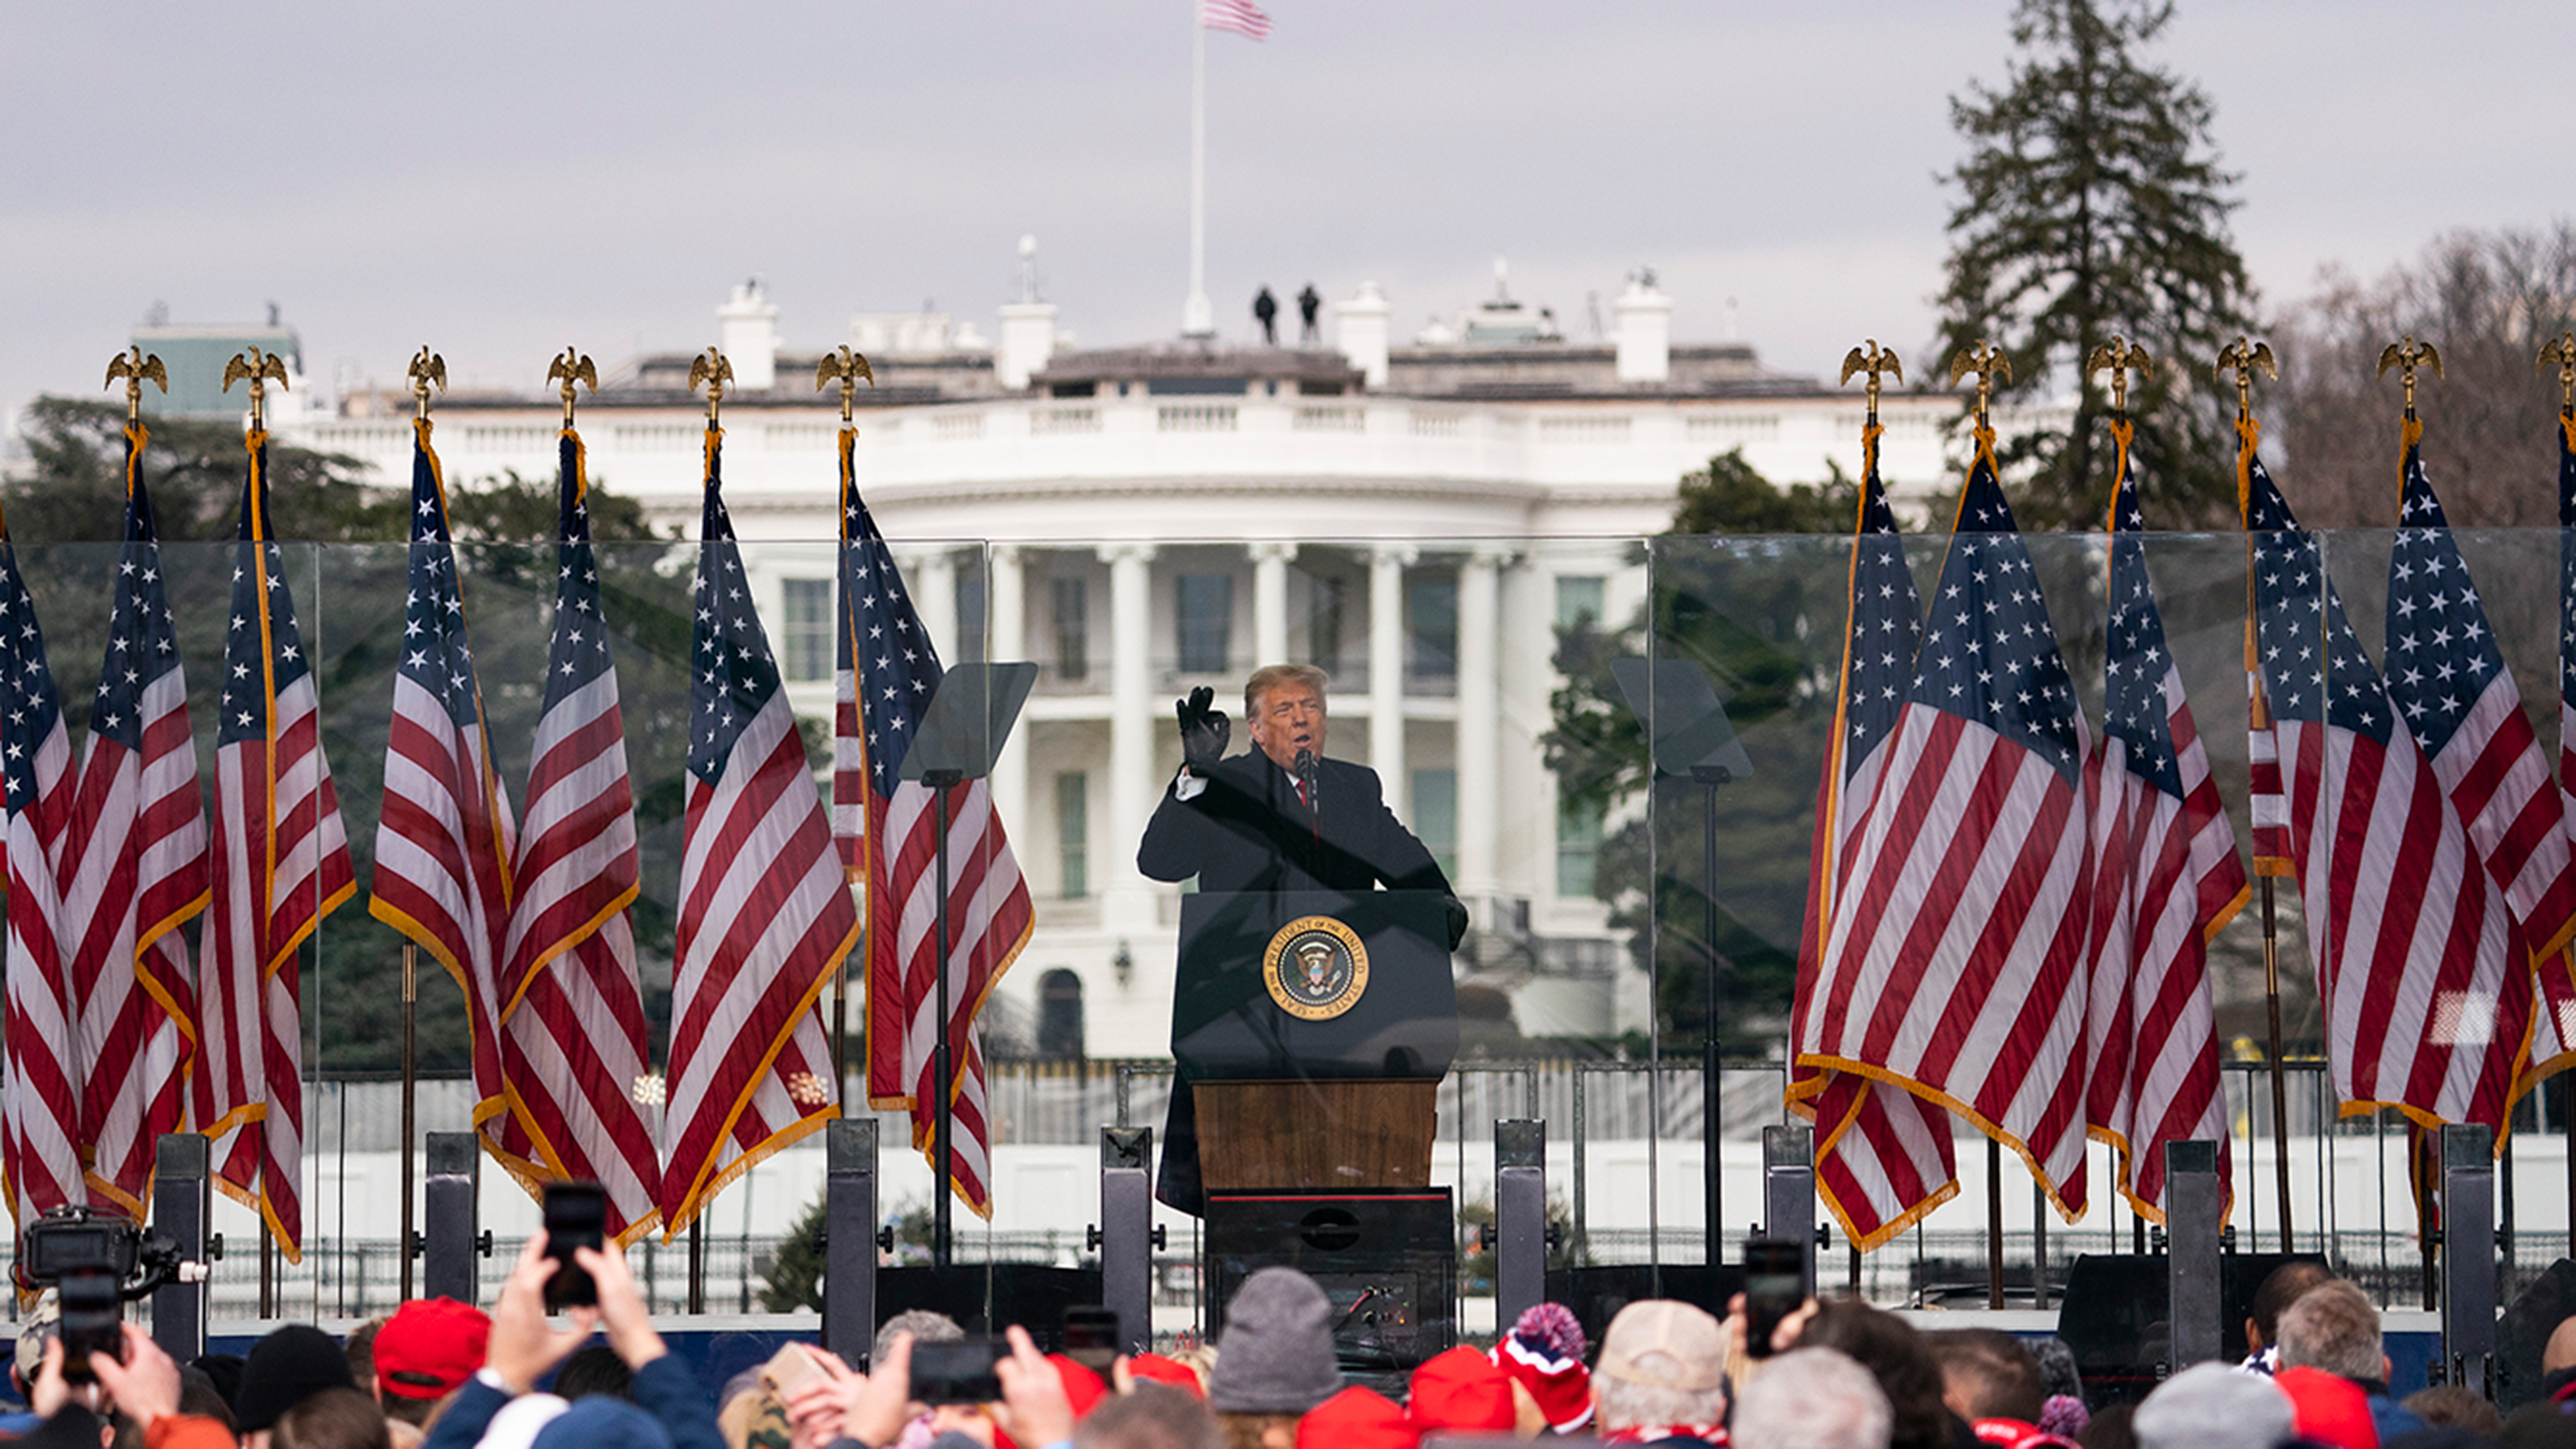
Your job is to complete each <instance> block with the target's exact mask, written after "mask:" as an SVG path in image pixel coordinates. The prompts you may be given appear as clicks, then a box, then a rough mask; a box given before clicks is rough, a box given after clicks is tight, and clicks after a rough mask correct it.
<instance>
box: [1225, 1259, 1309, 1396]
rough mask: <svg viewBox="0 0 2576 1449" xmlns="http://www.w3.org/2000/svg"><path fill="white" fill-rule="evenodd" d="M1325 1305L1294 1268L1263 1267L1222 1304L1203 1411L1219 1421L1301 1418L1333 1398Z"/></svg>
mask: <svg viewBox="0 0 2576 1449" xmlns="http://www.w3.org/2000/svg"><path fill="white" fill-rule="evenodd" d="M1332 1311H1333V1310H1332V1305H1331V1304H1330V1303H1328V1302H1326V1301H1325V1299H1324V1290H1323V1289H1321V1288H1318V1287H1316V1286H1315V1280H1314V1279H1312V1278H1309V1277H1307V1276H1306V1275H1305V1274H1303V1273H1300V1272H1298V1271H1297V1270H1296V1269H1294V1268H1264V1269H1262V1270H1261V1271H1260V1272H1258V1273H1255V1274H1253V1275H1252V1276H1251V1277H1249V1278H1246V1279H1244V1280H1243V1286H1242V1287H1241V1288H1239V1289H1237V1290H1236V1291H1235V1295H1234V1301H1233V1302H1232V1303H1230V1304H1228V1305H1226V1310H1225V1335H1224V1337H1222V1338H1220V1339H1218V1340H1217V1346H1216V1348H1217V1352H1216V1368H1215V1369H1214V1370H1213V1371H1211V1372H1210V1373H1209V1375H1208V1407H1209V1408H1211V1409H1214V1410H1215V1411H1216V1412H1218V1413H1220V1414H1302V1413H1305V1412H1306V1411H1307V1410H1308V1409H1311V1408H1313V1407H1315V1406H1316V1405H1317V1404H1320V1403H1322V1402H1323V1401H1324V1400H1326V1399H1329V1398H1331V1397H1332V1396H1333V1395H1335V1394H1337V1393H1340V1392H1341V1389H1342V1371H1341V1368H1340V1366H1339V1365H1338V1364H1336V1363H1335V1362H1334V1361H1333V1330H1332V1323H1331V1320H1332Z"/></svg>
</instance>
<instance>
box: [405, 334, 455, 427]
mask: <svg viewBox="0 0 2576 1449" xmlns="http://www.w3.org/2000/svg"><path fill="white" fill-rule="evenodd" d="M404 375H405V376H407V377H409V378H410V379H411V395H412V400H413V401H414V402H415V403H417V404H419V406H420V416H422V417H424V418H425V417H428V416H429V390H430V389H431V388H433V387H434V388H437V389H438V390H439V391H440V392H445V391H447V359H446V358H444V357H441V356H439V355H438V354H437V353H435V352H432V351H430V350H429V344H428V343H425V342H424V343H422V344H421V348H420V351H419V352H418V353H416V354H414V355H413V357H412V360H411V366H410V367H409V368H406V369H405V370H404Z"/></svg>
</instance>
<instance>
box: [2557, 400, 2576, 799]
mask: <svg viewBox="0 0 2576 1449" xmlns="http://www.w3.org/2000/svg"><path fill="white" fill-rule="evenodd" d="M2558 794H2559V798H2560V799H2561V800H2562V801H2563V802H2564V803H2565V807H2566V812H2567V829H2568V832H2569V833H2570V834H2571V835H2576V413H2569V412H2562V413H2560V414H2559V415H2558Z"/></svg>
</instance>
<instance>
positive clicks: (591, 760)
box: [485, 428, 662, 1243]
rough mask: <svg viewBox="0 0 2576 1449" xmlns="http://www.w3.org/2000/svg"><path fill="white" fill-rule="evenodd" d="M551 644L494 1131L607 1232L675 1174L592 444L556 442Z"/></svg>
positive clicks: (501, 1150) (489, 1136) (516, 905)
mask: <svg viewBox="0 0 2576 1449" xmlns="http://www.w3.org/2000/svg"><path fill="white" fill-rule="evenodd" d="M557 461H558V497H559V506H558V513H557V520H558V522H557V526H556V533H555V616H554V640H553V646H552V648H551V649H550V650H549V652H548V653H547V656H546V697H545V704H544V707H543V709H542V710H541V711H540V712H539V713H538V716H537V734H536V742H535V743H534V745H532V746H531V747H530V749H529V752H528V788H527V791H526V793H525V794H524V795H522V796H521V797H520V798H521V799H522V800H523V801H524V802H525V804H526V807H527V818H526V819H525V820H524V821H522V822H521V828H520V831H519V841H518V849H517V852H516V853H515V854H514V855H513V856H512V858H511V871H510V877H509V878H510V882H511V886H512V889H513V890H514V891H515V893H516V894H515V896H514V898H513V899H512V901H511V903H510V919H509V929H508V931H507V932H506V933H505V934H504V936H503V938H502V951H501V958H500V959H501V971H500V976H499V991H498V1006H497V1008H496V1014H497V1018H498V1037H499V1043H498V1045H499V1050H500V1054H501V1080H502V1081H503V1082H504V1083H505V1084H506V1088H507V1099H508V1103H509V1108H510V1110H509V1115H508V1117H507V1119H506V1120H505V1121H503V1122H500V1123H496V1124H495V1127H496V1128H497V1130H493V1131H487V1133H486V1136H485V1140H486V1141H487V1142H490V1141H493V1139H494V1138H496V1137H497V1139H498V1143H497V1147H498V1151H497V1152H496V1156H497V1157H498V1158H499V1160H500V1161H501V1162H502V1164H503V1165H504V1166H506V1167H508V1168H509V1169H510V1171H511V1172H512V1173H513V1174H514V1175H515V1176H517V1177H518V1178H519V1180H520V1182H521V1183H522V1184H523V1185H526V1186H528V1187H529V1188H530V1189H531V1190H534V1188H535V1185H536V1184H537V1183H539V1182H542V1181H546V1180H552V1179H564V1178H578V1179H586V1180H589V1181H592V1182H596V1183H598V1184H599V1185H600V1186H601V1187H602V1188H603V1189H605V1191H606V1193H607V1197H608V1223H607V1228H608V1232H609V1235H610V1236H611V1237H614V1238H615V1239H617V1241H619V1242H620V1243H628V1242H632V1241H633V1240H634V1239H636V1238H638V1237H641V1236H642V1235H643V1233H644V1232H645V1230H646V1229H648V1228H650V1227H651V1226H652V1225H653V1223H654V1222H655V1221H656V1220H657V1219H658V1218H659V1217H660V1212H661V1210H660V1208H659V1207H658V1206H657V1203H658V1202H659V1199H660V1193H661V1186H662V1164H661V1155H660V1152H659V1150H658V1149H657V1148H656V1147H655V1145H654V1141H653V1132H652V1130H651V1128H650V1127H648V1126H647V1125H646V1123H645V1118H644V1112H643V1108H642V1107H641V1106H640V1105H639V1104H638V1102H637V1099H636V1093H637V1092H638V1091H639V1090H640V1089H641V1088H642V1085H643V1083H644V1081H645V1078H646V1074H647V1073H648V1072H649V1071H650V1069H651V1058H650V1057H649V1056H648V1055H647V1054H646V1048H645V1025H644V992H643V987H642V985H641V984H640V983H639V982H638V980H637V978H636V973H635V927H634V923H633V921H632V920H631V918H630V917H629V915H628V908H629V907H631V906H632V905H633V904H634V902H635V896H636V892H637V890H638V883H639V882H640V880H641V878H642V876H641V871H640V869H639V867H638V864H637V855H636V844H635V792H634V786H633V783H632V780H631V777H630V776H629V775H628V773H627V768H626V724H625V718H624V716H623V715H622V713H621V712H620V710H619V708H618V697H617V662H616V659H615V658H614V656H612V655H611V653H610V651H609V644H608V627H607V623H606V621H605V619H604V617H603V615H602V614H601V611H600V593H599V566H598V559H597V557H596V555H595V554H594V552H593V550H592V548H591V542H590V506H589V504H588V502H587V495H588V492H589V479H588V476H587V474H586V470H585V468H584V457H583V452H582V445H581V435H580V434H578V433H575V432H574V431H573V430H572V429H570V428H566V429H564V431H563V435H562V437H561V438H560V439H559V440H558V442H557Z"/></svg>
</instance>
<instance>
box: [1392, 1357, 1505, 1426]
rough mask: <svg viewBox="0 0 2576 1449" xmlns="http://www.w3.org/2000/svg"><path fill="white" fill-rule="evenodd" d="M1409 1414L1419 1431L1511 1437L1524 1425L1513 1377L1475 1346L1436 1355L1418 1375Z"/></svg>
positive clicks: (1414, 1372) (1416, 1370) (1424, 1364)
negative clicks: (1515, 1399)
mask: <svg viewBox="0 0 2576 1449" xmlns="http://www.w3.org/2000/svg"><path fill="white" fill-rule="evenodd" d="M1405 1413H1406V1414H1407V1415H1408V1416H1410V1417H1411V1418H1412V1420H1413V1424H1414V1427H1415V1428H1417V1429H1421V1430H1423V1431H1425V1432H1428V1431H1430V1430H1434V1429H1464V1430H1468V1431H1470V1432H1473V1431H1475V1430H1479V1429H1482V1430H1487V1431H1490V1432H1495V1433H1510V1432H1511V1431H1512V1429H1513V1428H1514V1426H1516V1425H1517V1424H1518V1423H1519V1422H1520V1410H1519V1408H1518V1407H1517V1406H1516V1405H1515V1404H1514V1403H1513V1401H1512V1376H1511V1375H1510V1374H1507V1373H1505V1372H1503V1371H1502V1370H1501V1369H1498V1368H1496V1367H1494V1364H1493V1361H1492V1360H1491V1359H1488V1358H1486V1357H1485V1356H1484V1355H1483V1354H1481V1353H1478V1352H1476V1351H1475V1350H1474V1349H1472V1348H1467V1347H1465V1346H1463V1345H1462V1346H1460V1347H1458V1348H1453V1349H1450V1350H1449V1351H1448V1352H1446V1353H1441V1354H1435V1355H1433V1356H1432V1357H1431V1358H1430V1359H1428V1360H1427V1361H1425V1362H1424V1363H1423V1365H1422V1367H1420V1368H1418V1369H1415V1370H1414V1371H1413V1396H1412V1398H1411V1400H1410V1401H1409V1402H1408V1404H1407V1406H1406V1408H1405Z"/></svg>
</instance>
